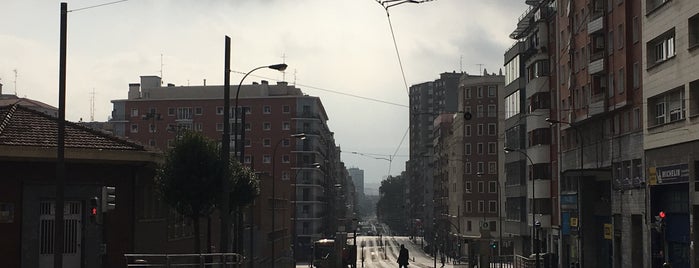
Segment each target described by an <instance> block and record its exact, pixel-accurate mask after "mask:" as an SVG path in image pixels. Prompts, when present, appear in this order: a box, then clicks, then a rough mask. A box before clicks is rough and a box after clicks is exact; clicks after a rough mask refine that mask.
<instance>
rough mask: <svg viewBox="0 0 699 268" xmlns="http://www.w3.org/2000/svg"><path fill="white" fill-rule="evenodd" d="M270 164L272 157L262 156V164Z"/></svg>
mask: <svg viewBox="0 0 699 268" xmlns="http://www.w3.org/2000/svg"><path fill="white" fill-rule="evenodd" d="M271 162H272V157H271V156H269V155H268V154H266V155H263V156H262V163H265V164H269V163H271Z"/></svg>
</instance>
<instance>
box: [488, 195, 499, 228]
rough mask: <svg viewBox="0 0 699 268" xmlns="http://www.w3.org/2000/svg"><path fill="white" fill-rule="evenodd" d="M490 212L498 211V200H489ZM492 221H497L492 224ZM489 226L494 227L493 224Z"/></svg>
mask: <svg viewBox="0 0 699 268" xmlns="http://www.w3.org/2000/svg"><path fill="white" fill-rule="evenodd" d="M488 212H490V213H496V212H498V202H496V201H494V200H490V201H488ZM492 223H495V222H491V224H492ZM488 226H489V227H490V228H492V227H493V226H490V225H488Z"/></svg>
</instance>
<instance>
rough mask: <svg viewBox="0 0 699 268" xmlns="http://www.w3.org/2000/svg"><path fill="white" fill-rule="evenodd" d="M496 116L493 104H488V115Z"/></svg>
mask: <svg viewBox="0 0 699 268" xmlns="http://www.w3.org/2000/svg"><path fill="white" fill-rule="evenodd" d="M496 116H498V114H497V110H496V108H495V104H489V105H488V117H496Z"/></svg>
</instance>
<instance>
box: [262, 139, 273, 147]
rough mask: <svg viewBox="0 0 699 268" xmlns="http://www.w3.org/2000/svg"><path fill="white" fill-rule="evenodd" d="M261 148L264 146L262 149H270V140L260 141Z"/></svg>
mask: <svg viewBox="0 0 699 268" xmlns="http://www.w3.org/2000/svg"><path fill="white" fill-rule="evenodd" d="M262 146H264V147H270V146H272V140H270V139H262Z"/></svg>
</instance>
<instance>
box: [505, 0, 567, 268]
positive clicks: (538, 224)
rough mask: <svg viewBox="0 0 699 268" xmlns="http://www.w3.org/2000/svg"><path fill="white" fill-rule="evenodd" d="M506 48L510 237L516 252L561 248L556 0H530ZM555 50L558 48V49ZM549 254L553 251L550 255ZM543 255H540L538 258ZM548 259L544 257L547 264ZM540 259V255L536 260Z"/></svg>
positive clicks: (507, 224)
mask: <svg viewBox="0 0 699 268" xmlns="http://www.w3.org/2000/svg"><path fill="white" fill-rule="evenodd" d="M526 3H527V4H528V5H529V7H528V9H527V11H525V13H524V14H523V15H522V16H521V17H520V20H519V22H518V23H517V28H516V29H515V30H514V31H513V32H512V34H511V35H510V38H512V39H515V40H517V41H516V42H515V44H514V45H513V46H512V47H510V48H509V49H508V50H507V51H506V52H505V88H504V92H503V96H502V97H503V99H504V109H503V110H504V112H503V114H504V119H505V123H504V124H505V125H504V128H503V132H502V135H503V136H504V137H505V144H504V148H505V160H504V170H505V176H504V178H503V180H504V182H503V185H504V188H505V190H504V192H505V197H504V198H505V218H506V222H505V226H504V232H505V236H512V247H513V252H514V254H516V255H522V256H526V257H529V256H533V255H532V254H536V253H540V254H544V253H550V252H555V251H556V250H553V248H557V244H558V241H559V237H560V234H559V231H558V225H559V224H558V217H557V216H556V214H557V213H555V212H554V211H556V209H557V201H558V184H557V176H554V175H553V174H552V169H553V168H554V167H555V165H556V163H557V158H556V154H555V151H552V150H553V146H552V143H553V142H552V139H551V129H550V127H549V123H547V122H546V120H545V119H546V118H548V117H550V114H551V110H552V101H551V100H552V98H553V96H552V93H551V85H552V84H553V85H557V84H556V83H555V82H552V81H555V78H556V76H555V72H552V69H553V68H552V67H551V66H555V64H552V62H555V61H554V60H552V58H551V57H550V55H551V53H552V51H554V50H555V47H556V46H555V44H556V43H555V41H556V40H557V39H556V34H557V33H556V23H555V17H554V15H555V14H556V13H555V11H556V9H555V8H556V2H555V1H546V0H544V1H526ZM552 48H554V49H552ZM547 255H548V254H547ZM535 258H537V259H539V257H535ZM543 259H544V257H541V259H540V261H542V262H543ZM535 261H536V259H535Z"/></svg>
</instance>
